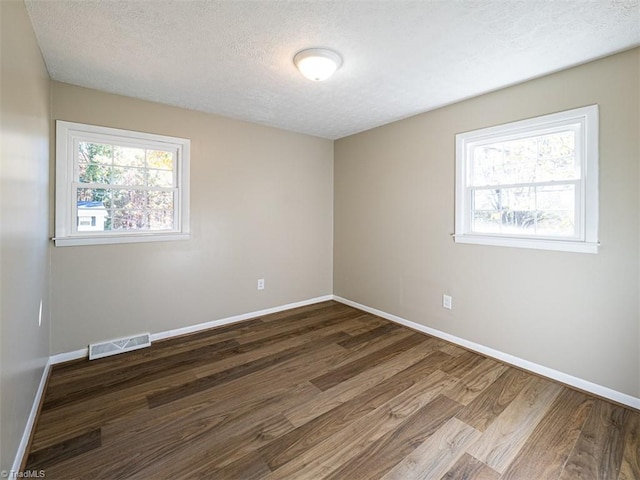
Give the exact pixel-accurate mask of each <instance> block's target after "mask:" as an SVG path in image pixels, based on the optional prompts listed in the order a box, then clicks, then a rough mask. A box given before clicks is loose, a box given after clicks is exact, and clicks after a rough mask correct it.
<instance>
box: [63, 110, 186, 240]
mask: <svg viewBox="0 0 640 480" xmlns="http://www.w3.org/2000/svg"><path fill="white" fill-rule="evenodd" d="M79 141H88V142H93V143H110V144H114V145H122V146H128V147H138V148H146V149H149V148H157V149H162V150H169V151H175V152H176V167H175V171H174V175H176V187H177V193H176V194H175V196H174V229H172V230H158V231H147V230H144V231H142V230H133V231H131V230H128V231H119V230H116V231H81V232H78V230H77V225H76V223H77V220H76V218H77V200H76V188H77V187H78V171H79V170H78V162H77V155H76V146H77V143H78V142H79ZM190 148H191V142H190V141H189V140H188V139H185V138H178V137H169V136H165V135H155V134H151V133H143V132H135V131H131V130H121V129H118V128H109V127H100V126H95V125H86V124H82V123H74V122H66V121H62V120H57V121H56V214H55V237H54V238H53V240H54V242H55V245H56V246H76V245H99V244H114V243H137V242H159V241H170V240H187V239H189V238H190V234H189V161H190Z"/></svg>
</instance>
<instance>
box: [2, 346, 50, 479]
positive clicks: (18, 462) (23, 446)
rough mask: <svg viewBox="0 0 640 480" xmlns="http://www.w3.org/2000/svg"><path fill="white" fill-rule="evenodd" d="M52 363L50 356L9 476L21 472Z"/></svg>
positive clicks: (14, 476)
mask: <svg viewBox="0 0 640 480" xmlns="http://www.w3.org/2000/svg"><path fill="white" fill-rule="evenodd" d="M51 365H52V364H51V359H50V358H49V360H48V361H47V363H46V365H45V366H44V369H43V371H42V377H41V378H40V384H39V385H38V389H37V390H36V395H35V398H34V399H33V405H32V406H31V412H29V417H28V418H27V424H26V425H25V426H24V432H23V433H22V438H21V439H20V445H18V451H17V452H16V456H15V458H14V460H13V466H12V467H11V472H10V473H9V478H18V477H17V475H18V472H20V467H21V466H22V460H23V459H24V456H25V454H26V453H27V447H28V446H29V440H30V438H31V432H32V431H33V427H34V426H35V423H36V418H37V416H38V409H39V408H40V402H41V400H42V396H43V395H44V389H45V387H46V385H47V379H48V378H49V371H50V370H51ZM11 475H13V476H11Z"/></svg>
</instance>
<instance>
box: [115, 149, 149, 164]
mask: <svg viewBox="0 0 640 480" xmlns="http://www.w3.org/2000/svg"><path fill="white" fill-rule="evenodd" d="M113 163H114V164H116V165H122V166H125V167H144V150H143V149H142V148H131V147H119V146H115V147H113Z"/></svg>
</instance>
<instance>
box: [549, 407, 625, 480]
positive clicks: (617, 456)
mask: <svg viewBox="0 0 640 480" xmlns="http://www.w3.org/2000/svg"><path fill="white" fill-rule="evenodd" d="M629 414H630V412H629V410H627V409H625V408H623V407H620V406H617V405H613V404H612V403H609V402H605V401H603V400H596V401H595V402H594V405H593V408H592V409H591V412H590V413H589V416H588V418H587V421H586V422H585V425H584V427H583V428H582V431H581V432H580V436H579V437H578V441H577V442H576V444H575V446H574V447H573V451H572V452H571V454H570V455H569V459H568V460H567V462H566V464H565V466H564V470H563V471H562V474H561V475H560V480H571V479H573V478H593V479H594V480H607V479H615V478H618V474H619V473H620V467H621V465H622V457H623V453H624V426H625V424H626V423H627V417H628V415H629Z"/></svg>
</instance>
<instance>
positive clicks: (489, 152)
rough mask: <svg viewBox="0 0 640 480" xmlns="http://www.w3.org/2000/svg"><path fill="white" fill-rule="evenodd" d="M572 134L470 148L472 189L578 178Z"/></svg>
mask: <svg viewBox="0 0 640 480" xmlns="http://www.w3.org/2000/svg"><path fill="white" fill-rule="evenodd" d="M574 152H575V134H574V132H573V131H566V132H558V133H552V134H548V135H541V136H535V137H530V138H522V139H518V140H513V141H509V142H496V143H492V144H489V145H482V146H478V147H474V149H473V158H472V165H471V168H472V178H471V181H472V185H474V186H482V185H513V184H519V183H535V182H547V181H551V180H571V179H577V178H579V176H580V172H579V169H578V168H577V164H576V160H575V155H574Z"/></svg>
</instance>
